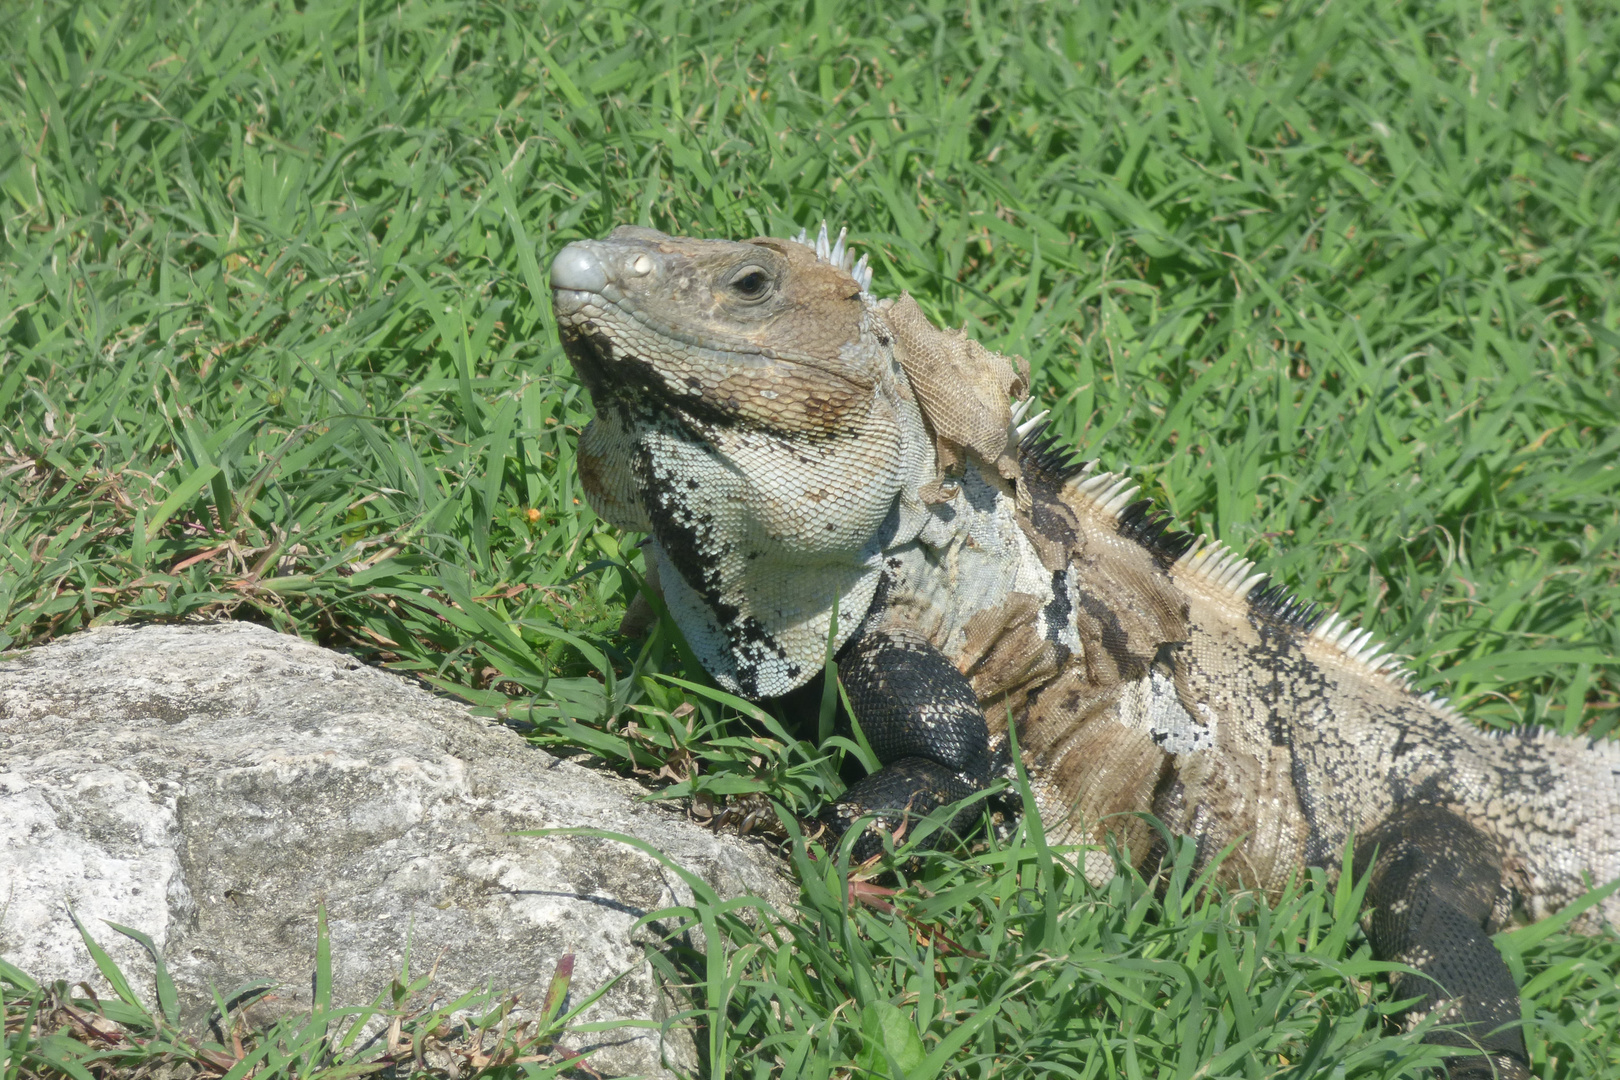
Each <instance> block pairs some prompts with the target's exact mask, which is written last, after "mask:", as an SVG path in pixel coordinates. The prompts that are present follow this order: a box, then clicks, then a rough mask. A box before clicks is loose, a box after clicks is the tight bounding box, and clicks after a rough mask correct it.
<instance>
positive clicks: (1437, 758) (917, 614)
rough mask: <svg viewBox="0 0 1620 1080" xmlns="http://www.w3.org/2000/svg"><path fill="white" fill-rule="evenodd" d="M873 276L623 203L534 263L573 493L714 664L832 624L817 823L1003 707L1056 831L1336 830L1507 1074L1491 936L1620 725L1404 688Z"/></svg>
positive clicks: (920, 785)
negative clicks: (846, 739)
mask: <svg viewBox="0 0 1620 1080" xmlns="http://www.w3.org/2000/svg"><path fill="white" fill-rule="evenodd" d="M870 277H871V275H870V272H869V271H868V270H867V269H866V267H865V260H864V259H863V260H862V261H861V263H859V264H853V265H852V263H851V257H850V255H849V254H848V253H847V252H845V251H844V249H843V243H842V238H841V237H840V239H839V241H838V242H837V243H836V244H830V243H829V242H828V240H827V236H826V231H825V229H823V231H822V235H821V237H820V238H819V239H818V240H817V241H815V242H813V243H809V242H806V239H805V238H804V237H803V236H801V237H800V239H799V240H797V241H787V240H774V239H769V238H760V239H755V240H750V241H747V242H745V243H733V242H728V241H714V240H691V239H681V238H675V237H670V236H665V235H664V234H662V233H658V232H655V231H653V230H650V229H640V228H621V229H617V230H615V231H614V232H613V234H612V235H610V236H609V237H608V238H607V239H605V240H601V241H582V242H579V243H574V244H570V245H568V246H567V247H566V248H564V249H563V250H562V252H561V253H560V254H559V255H558V256H557V258H556V261H555V262H554V264H553V266H552V289H553V302H554V305H555V309H556V314H557V321H558V327H559V331H560V333H561V336H562V341H563V344H564V347H565V349H566V350H567V352H568V356H569V358H570V359H571V360H572V362H573V364H574V367H575V370H576V371H577V372H578V373H579V376H580V378H581V380H582V381H583V382H584V383H585V386H586V389H587V390H588V391H589V392H590V395H591V398H592V401H593V402H594V404H595V407H596V419H595V420H594V421H592V423H591V424H590V425H589V426H588V427H587V428H586V430H585V432H584V434H583V435H582V436H581V439H580V448H579V461H580V472H581V477H582V480H583V482H584V485H585V488H586V491H587V493H588V494H589V496H590V499H591V502H592V505H593V506H594V507H595V508H596V510H597V512H598V513H599V514H601V516H602V517H604V518H605V519H607V520H608V521H610V522H612V523H614V524H615V525H618V526H620V527H622V528H625V529H630V530H634V531H637V532H645V533H648V534H650V537H651V540H650V543H649V545H648V548H649V553H650V554H649V568H650V569H651V570H652V571H653V572H654V573H655V574H656V577H657V581H658V583H659V585H660V587H661V589H662V592H663V595H664V597H665V599H666V600H667V602H668V604H669V608H670V611H671V613H672V614H673V616H674V618H675V620H676V622H677V623H678V624H679V625H680V628H681V630H682V632H683V633H684V634H685V635H686V637H687V639H688V641H689V642H690V643H691V645H692V647H693V649H694V650H695V652H696V654H697V656H698V657H699V659H700V660H701V661H702V662H703V664H704V665H705V667H706V668H707V669H708V670H709V672H710V674H711V675H712V676H713V677H714V678H715V679H716V680H717V681H719V682H720V683H721V684H722V685H724V686H726V687H727V688H729V689H731V690H734V691H736V692H739V693H741V694H744V695H746V696H749V697H754V698H765V697H776V696H780V695H783V694H786V693H788V692H790V691H792V690H794V689H796V688H797V687H800V686H802V685H803V684H804V683H806V682H807V681H809V680H811V679H812V678H813V677H815V676H816V675H817V674H819V673H820V672H821V671H822V669H823V665H824V658H825V656H826V650H827V649H828V647H829V642H830V643H831V647H832V648H834V649H835V650H837V659H838V662H839V672H840V678H841V680H842V681H843V683H844V685H845V687H846V689H847V691H848V693H849V698H850V701H851V703H852V705H853V707H854V709H855V711H856V713H857V715H858V717H859V719H860V721H861V726H862V729H863V731H864V732H865V733H866V735H867V737H868V739H869V740H870V741H871V743H872V744H873V747H874V749H875V750H876V752H877V754H878V756H879V758H880V760H881V761H882V763H883V765H884V768H883V770H882V771H881V772H878V773H876V774H874V775H872V776H870V777H867V778H866V779H865V780H863V781H861V782H859V783H857V784H855V785H854V786H852V787H851V788H850V790H849V791H848V792H847V793H846V794H845V795H844V796H843V797H842V798H841V799H840V800H839V801H838V802H837V803H836V804H834V805H833V806H832V807H831V808H830V809H829V810H828V811H827V813H826V814H825V818H826V820H827V821H828V822H829V823H831V824H833V825H834V826H835V827H836V828H840V829H842V828H847V827H848V826H849V825H850V824H852V823H854V822H855V821H856V820H857V819H858V818H859V817H861V816H862V815H866V814H875V815H877V816H878V817H879V819H881V820H885V821H887V822H888V824H889V825H890V826H891V827H892V826H893V825H895V824H896V823H897V822H898V820H900V819H902V818H903V817H904V816H905V815H906V814H908V813H910V814H919V813H926V812H928V811H930V810H932V809H934V808H935V807H937V806H940V805H944V804H946V803H949V802H952V801H955V800H957V799H960V798H963V797H965V796H967V795H969V794H971V793H973V792H975V791H978V790H982V789H983V788H984V787H985V786H986V785H987V784H988V783H989V782H990V780H991V777H992V773H994V772H995V771H996V755H997V753H998V751H1004V747H1005V745H1006V743H1007V738H1006V724H1007V722H1008V720H1009V718H1010V720H1011V722H1012V723H1013V724H1014V726H1015V729H1016V735H1017V744H1018V746H1019V748H1020V750H1021V752H1022V754H1023V755H1024V759H1025V762H1026V764H1027V766H1028V769H1029V774H1030V777H1031V785H1032V787H1033V789H1034V792H1035V796H1036V799H1037V802H1038V804H1039V806H1040V808H1041V816H1042V820H1043V821H1044V822H1045V823H1046V827H1047V830H1048V832H1049V834H1050V835H1051V836H1052V838H1053V839H1054V841H1059V842H1061V841H1068V842H1079V841H1094V840H1097V839H1098V838H1099V837H1100V831H1099V830H1100V829H1101V828H1106V829H1107V830H1109V831H1111V832H1113V833H1114V834H1116V835H1117V836H1118V838H1119V839H1120V840H1121V841H1122V842H1123V843H1124V844H1126V845H1127V846H1128V848H1129V850H1130V851H1131V852H1132V853H1134V855H1135V856H1137V857H1138V859H1139V860H1145V859H1147V858H1149V857H1151V854H1152V853H1151V849H1152V834H1151V832H1150V831H1149V829H1148V828H1147V826H1146V825H1145V824H1144V823H1143V822H1142V821H1141V820H1140V818H1139V817H1137V816H1135V815H1134V814H1132V813H1131V812H1133V811H1142V812H1148V813H1151V814H1154V815H1156V816H1157V817H1159V818H1160V819H1162V820H1163V821H1165V822H1166V823H1167V824H1168V825H1169V826H1170V827H1171V828H1172V829H1173V830H1175V831H1177V832H1178V833H1181V834H1183V835H1186V836H1189V837H1192V838H1193V839H1194V840H1196V842H1197V845H1198V857H1199V859H1200V861H1207V860H1209V859H1210V858H1212V857H1214V856H1215V855H1216V854H1218V853H1219V852H1220V851H1222V850H1223V849H1224V848H1226V847H1227V846H1229V845H1232V846H1234V851H1233V854H1232V855H1231V856H1230V857H1229V858H1227V860H1226V861H1225V862H1224V863H1223V864H1222V873H1223V875H1224V878H1225V880H1227V881H1229V882H1242V883H1245V884H1248V885H1251V886H1255V887H1259V888H1262V889H1265V890H1267V891H1268V892H1273V893H1274V892H1275V891H1276V890H1278V889H1279V888H1280V887H1281V886H1282V884H1283V883H1284V881H1285V880H1286V879H1287V877H1288V875H1289V874H1290V873H1293V872H1295V871H1297V870H1298V869H1299V868H1300V867H1301V866H1305V865H1312V866H1322V867H1326V868H1328V869H1329V870H1330V871H1331V870H1332V869H1333V868H1335V867H1337V866H1338V865H1339V861H1340V858H1341V853H1342V852H1343V850H1344V846H1345V844H1346V843H1347V842H1348V841H1350V839H1351V838H1352V837H1354V838H1355V843H1356V848H1355V852H1356V858H1357V862H1358V866H1359V867H1360V868H1361V869H1364V870H1365V869H1370V871H1371V874H1372V881H1371V885H1370V887H1369V892H1368V897H1369V902H1370V903H1371V904H1373V905H1374V907H1375V913H1374V915H1373V917H1372V918H1371V920H1370V931H1369V932H1370V935H1371V937H1372V941H1373V944H1374V947H1375V949H1376V950H1377V951H1378V953H1379V954H1380V955H1381V956H1383V957H1387V958H1396V959H1400V960H1403V961H1405V962H1407V963H1409V964H1411V965H1412V966H1413V967H1415V968H1416V969H1418V970H1419V971H1421V972H1423V973H1424V974H1425V975H1426V976H1428V978H1421V977H1415V976H1409V977H1407V978H1406V979H1404V980H1402V982H1401V983H1400V984H1399V985H1398V986H1397V988H1396V991H1395V992H1396V994H1397V996H1399V997H1418V998H1422V999H1424V1001H1425V1004H1423V1005H1421V1006H1419V1009H1418V1012H1419V1013H1426V1012H1428V1011H1430V1010H1432V1009H1433V1008H1435V1007H1437V1006H1440V1005H1441V1004H1442V1003H1446V1004H1444V1006H1443V1007H1445V1008H1446V1009H1447V1010H1448V1012H1447V1019H1448V1020H1449V1021H1453V1022H1454V1023H1453V1026H1452V1027H1451V1028H1449V1029H1448V1030H1446V1031H1442V1032H1437V1033H1435V1034H1434V1035H1432V1036H1431V1038H1432V1039H1433V1040H1434V1041H1437V1042H1440V1043H1442V1044H1446V1045H1458V1046H1465V1045H1480V1046H1483V1047H1485V1048H1486V1049H1487V1050H1489V1051H1490V1052H1491V1056H1490V1057H1478V1056H1476V1057H1472V1058H1453V1059H1450V1067H1451V1071H1452V1075H1453V1076H1463V1075H1482V1076H1485V1075H1491V1073H1490V1068H1491V1062H1494V1063H1495V1066H1496V1068H1498V1069H1499V1070H1501V1072H1500V1075H1504V1076H1524V1075H1527V1073H1526V1072H1525V1065H1524V1058H1525V1054H1524V1042H1523V1039H1522V1037H1521V1035H1520V1034H1519V1032H1518V1030H1517V1026H1516V1025H1517V1022H1518V1020H1519V1019H1520V1014H1519V1002H1518V993H1517V989H1516V988H1515V987H1514V984H1513V982H1512V979H1511V977H1510V976H1509V974H1508V971H1507V968H1506V966H1505V965H1504V964H1503V962H1502V960H1501V958H1500V957H1499V956H1498V955H1497V953H1496V952H1495V949H1494V948H1493V946H1492V945H1491V943H1490V939H1489V937H1488V936H1487V935H1488V934H1489V933H1490V932H1491V931H1493V930H1494V929H1496V928H1497V927H1498V926H1499V925H1500V924H1501V922H1502V920H1503V919H1504V918H1505V917H1506V916H1507V915H1508V914H1509V913H1510V912H1511V911H1512V910H1513V909H1514V907H1515V906H1520V907H1522V908H1523V909H1525V910H1527V911H1528V912H1529V913H1530V914H1531V915H1532V916H1534V917H1536V918H1540V917H1543V916H1546V915H1549V914H1551V913H1553V912H1554V911H1557V910H1558V909H1559V908H1561V907H1563V906H1564V905H1566V904H1568V903H1569V902H1571V901H1572V900H1574V899H1576V898H1577V897H1579V896H1581V895H1582V894H1583V893H1585V892H1587V891H1588V890H1589V889H1590V888H1591V887H1592V886H1594V885H1599V884H1604V883H1606V882H1608V881H1611V880H1613V879H1615V878H1617V877H1620V744H1617V743H1615V742H1613V741H1604V742H1599V743H1593V742H1592V741H1590V740H1580V739H1569V738H1563V737H1560V736H1557V735H1554V734H1551V733H1549V732H1547V731H1545V730H1541V729H1533V730H1527V731H1518V732H1512V733H1507V734H1486V733H1484V732H1482V731H1480V730H1479V729H1478V728H1476V727H1475V726H1474V725H1472V724H1470V723H1469V722H1468V721H1467V720H1465V719H1464V718H1462V717H1461V716H1459V715H1458V714H1456V713H1455V712H1454V711H1452V710H1451V709H1450V708H1449V707H1448V706H1447V705H1446V704H1445V703H1444V702H1442V701H1440V700H1438V699H1436V698H1435V697H1433V696H1432V695H1420V694H1417V693H1414V692H1413V691H1412V690H1411V689H1410V688H1409V686H1408V684H1407V680H1406V678H1405V676H1404V675H1403V674H1402V673H1401V672H1400V671H1399V670H1397V669H1396V668H1395V667H1394V666H1393V665H1392V663H1391V662H1390V661H1389V660H1388V659H1387V658H1380V657H1379V656H1378V655H1377V649H1376V648H1375V647H1373V646H1371V645H1369V644H1368V635H1367V634H1365V633H1364V632H1357V631H1354V630H1352V629H1351V628H1350V627H1349V626H1348V625H1347V624H1345V623H1344V622H1343V621H1342V620H1340V619H1338V618H1337V617H1334V616H1327V617H1325V618H1324V617H1322V616H1320V615H1319V614H1318V613H1317V611H1316V609H1315V607H1314V606H1313V605H1309V604H1302V603H1300V602H1299V601H1296V600H1294V599H1292V598H1291V597H1289V596H1288V595H1287V594H1286V593H1285V592H1284V591H1283V590H1281V589H1280V588H1278V587H1274V586H1270V585H1268V584H1266V579H1265V578H1264V576H1263V575H1260V574H1255V573H1253V566H1252V564H1251V563H1249V562H1248V561H1247V560H1244V559H1241V558H1239V557H1237V556H1236V555H1234V554H1233V553H1231V552H1229V551H1227V550H1226V549H1224V548H1222V547H1221V546H1220V545H1218V544H1213V543H1206V542H1204V541H1201V540H1194V539H1193V538H1192V537H1189V536H1187V535H1186V534H1183V533H1177V532H1173V531H1171V530H1169V529H1168V528H1167V527H1166V525H1165V523H1164V522H1163V520H1162V519H1160V518H1158V517H1157V516H1156V515H1154V514H1153V513H1152V511H1151V509H1150V508H1149V506H1148V505H1147V504H1146V503H1145V502H1141V501H1135V500H1134V499H1133V496H1134V493H1135V490H1136V488H1135V486H1134V485H1132V484H1131V483H1130V482H1129V481H1127V480H1125V479H1124V478H1122V477H1120V476H1117V475H1114V474H1111V473H1106V472H1100V471H1097V470H1096V469H1095V467H1094V466H1092V465H1086V466H1082V465H1079V464H1076V463H1075V462H1074V461H1072V460H1071V459H1070V457H1069V455H1068V454H1067V453H1066V452H1065V451H1063V450H1062V449H1060V448H1059V447H1057V446H1055V445H1054V444H1053V442H1052V440H1050V439H1048V438H1046V437H1044V436H1043V434H1042V432H1041V429H1040V427H1039V426H1038V425H1035V424H1025V425H1023V426H1022V427H1020V426H1018V424H1017V420H1016V416H1015V409H1014V401H1015V400H1017V399H1022V398H1023V397H1024V396H1025V394H1026V393H1027V385H1026V372H1025V368H1024V365H1023V363H1022V361H1018V360H1009V359H1008V358H1005V357H1002V356H999V355H997V354H995V353H992V352H989V351H988V350H986V349H984V348H983V347H982V346H980V345H978V344H977V343H976V342H974V341H972V340H970V339H969V338H967V337H966V336H964V335H963V334H960V333H957V332H953V331H941V330H938V329H936V328H935V327H934V326H933V325H932V324H930V323H929V321H928V320H927V319H926V318H925V317H924V315H923V313H922V311H921V310H920V309H919V308H918V306H917V305H916V304H915V303H914V302H913V301H912V300H911V298H910V297H908V296H906V295H904V294H902V295H901V297H900V298H899V299H898V300H877V299H875V298H874V297H872V296H871V295H870V293H869V288H870ZM869 828H870V827H869ZM876 843H877V841H876V840H875V838H874V837H872V836H869V835H868V836H863V837H862V838H861V840H860V842H859V843H858V845H857V852H858V853H862V852H865V851H870V850H873V849H874V848H875V847H876ZM1111 866H1112V864H1111V862H1109V861H1108V860H1107V859H1106V858H1103V857H1101V856H1094V857H1091V858H1089V859H1088V862H1087V865H1086V869H1087V873H1088V876H1092V877H1093V878H1096V877H1097V876H1098V875H1099V874H1106V873H1109V872H1111ZM1605 920H1607V922H1608V923H1610V924H1611V925H1614V926H1617V927H1620V895H1611V896H1609V897H1608V899H1607V900H1606V901H1605V902H1604V904H1603V906H1602V908H1601V913H1600V912H1599V910H1596V909H1594V910H1593V911H1589V912H1588V913H1587V915H1586V916H1585V917H1584V920H1583V926H1584V928H1585V929H1587V930H1589V931H1590V930H1595V929H1597V928H1598V927H1600V926H1601V925H1602V923H1603V922H1604V921H1605ZM1437 983H1438V986H1437ZM1503 1025H1508V1026H1506V1027H1503ZM1480 1070H1483V1071H1480Z"/></svg>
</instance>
